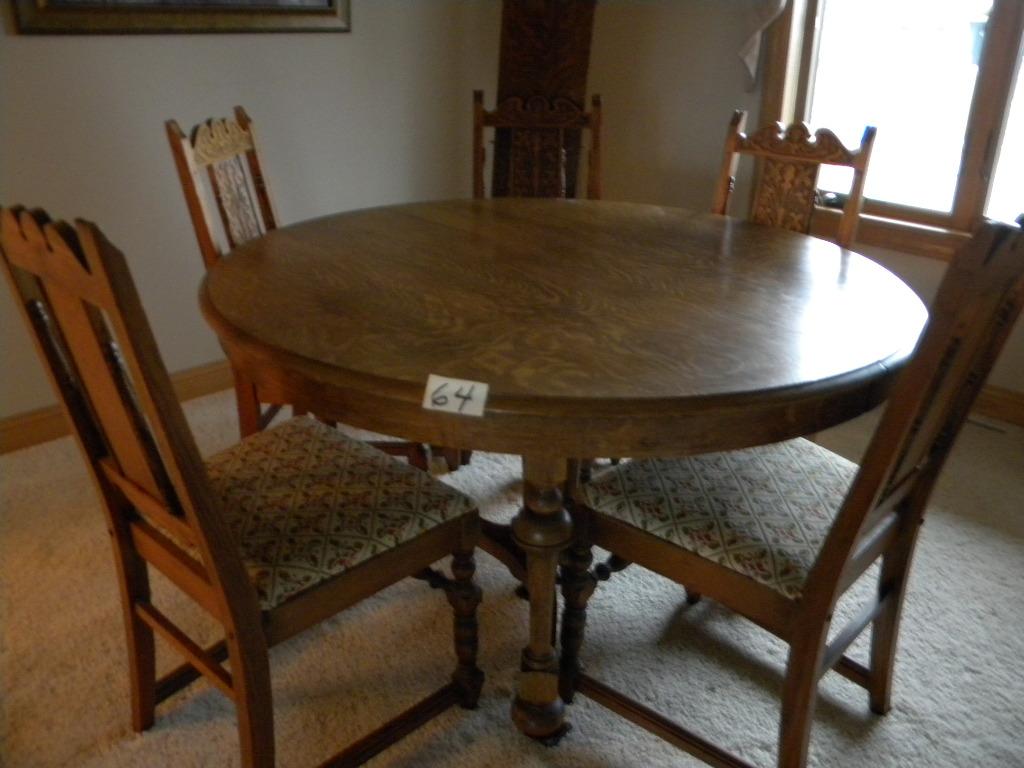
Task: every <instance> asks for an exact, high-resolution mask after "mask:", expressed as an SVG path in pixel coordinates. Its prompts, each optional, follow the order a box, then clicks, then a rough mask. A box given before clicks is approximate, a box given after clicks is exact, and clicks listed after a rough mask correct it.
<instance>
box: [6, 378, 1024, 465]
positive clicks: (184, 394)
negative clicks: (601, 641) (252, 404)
mask: <svg viewBox="0 0 1024 768" xmlns="http://www.w3.org/2000/svg"><path fill="white" fill-rule="evenodd" d="M171 383H172V384H174V391H175V392H177V394H178V398H179V399H180V400H182V401H185V400H192V399H193V398H196V397H202V396H203V395H210V394H213V393H214V392H220V391H222V390H225V389H230V388H231V386H232V379H231V368H230V367H229V366H228V364H227V362H226V361H223V360H222V361H220V362H216V363H208V364H207V365H199V366H196V367H195V368H188V369H186V370H184V371H179V372H178V373H175V374H173V375H172V376H171ZM974 411H975V413H978V414H980V415H981V416H985V417H987V418H990V419H997V420H999V421H1005V422H1007V423H1009V424H1016V425H1017V426H1021V427H1024V392H1017V391H1015V390H1012V389H1005V388H1003V387H992V386H989V387H985V389H983V390H982V391H981V395H979V396H978V401H977V402H976V403H975V404H974ZM66 434H68V425H67V423H66V421H65V420H64V413H63V412H62V411H61V409H60V406H57V405H51V406H48V407H46V408H38V409H36V410H34V411H28V412H26V413H18V414H15V415H14V416H8V417H6V418H4V419H0V454H4V453H9V452H11V451H16V450H18V449H19V448H28V447H29V446H32V445H37V444H39V443H45V442H47V441H49V440H56V439H57V438H58V437H64V435H66Z"/></svg>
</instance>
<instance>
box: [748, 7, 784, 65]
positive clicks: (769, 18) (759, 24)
mask: <svg viewBox="0 0 1024 768" xmlns="http://www.w3.org/2000/svg"><path fill="white" fill-rule="evenodd" d="M785 7H786V0H758V3H757V4H756V5H755V6H753V7H752V8H751V9H750V11H749V12H748V13H747V28H748V29H749V30H750V37H748V38H747V42H745V43H744V44H743V47H742V48H740V51H739V56H740V58H741V59H742V60H743V63H744V65H746V67H747V71H748V72H749V73H750V79H751V80H752V81H753V80H756V79H757V62H758V58H759V56H760V54H761V36H762V35H763V33H764V31H765V29H767V28H768V25H769V24H771V23H772V22H773V21H775V19H777V18H778V17H779V16H780V15H781V14H782V11H783V10H784V9H785Z"/></svg>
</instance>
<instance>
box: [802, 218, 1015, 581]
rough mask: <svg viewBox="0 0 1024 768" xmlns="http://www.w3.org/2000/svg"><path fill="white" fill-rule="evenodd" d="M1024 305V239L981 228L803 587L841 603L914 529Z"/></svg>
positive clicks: (962, 255) (998, 227)
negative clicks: (827, 589) (818, 588)
mask: <svg viewBox="0 0 1024 768" xmlns="http://www.w3.org/2000/svg"><path fill="white" fill-rule="evenodd" d="M1022 305H1024V233H1022V231H1021V229H1020V228H1019V227H1015V226H1012V225H1009V224H998V223H994V222H986V223H984V224H982V225H981V226H980V227H979V228H978V229H977V230H976V232H975V233H974V236H973V237H972V238H971V240H970V241H968V242H967V243H966V244H964V246H963V247H962V248H961V250H960V251H959V252H958V253H957V255H956V256H955V257H954V259H953V261H952V262H951V263H950V265H949V267H948V269H947V272H946V275H945V277H944V279H943V281H942V284H941V286H940V287H939V291H938V294H937V295H936V297H935V301H934V302H933V304H932V307H931V310H930V318H929V321H928V324H927V326H926V328H925V331H924V333H923V334H922V336H921V338H920V339H919V341H918V345H917V349H916V350H915V352H914V355H913V357H912V358H911V360H910V362H909V363H908V364H907V367H906V369H905V370H904V371H903V372H902V373H901V374H900V377H899V379H898V380H897V382H896V384H895V385H894V387H893V390H892V394H891V396H890V398H889V404H888V406H887V408H886V411H885V413H884V415H883V417H882V420H881V422H880V424H879V426H878V429H877V430H876V431H875V434H874V436H873V437H872V440H871V443H870V445H869V446H868V449H867V451H866V453H865V454H864V458H863V460H862V462H861V466H860V470H859V472H858V474H857V476H856V478H855V480H854V482H853V484H852V486H851V487H850V490H849V492H848V494H847V497H846V500H845V501H844V504H843V507H842V510H841V511H840V513H839V516H838V517H837V519H836V522H835V524H834V526H833V528H832V531H831V532H830V534H829V537H828V539H827V540H826V542H825V546H824V547H823V548H822V551H821V553H820V555H819V558H818V561H817V562H816V563H815V566H814V570H813V571H812V573H811V574H810V576H809V578H808V584H813V583H815V582H824V583H826V584H832V585H834V587H835V590H834V591H835V594H834V595H833V599H835V598H838V596H839V595H840V594H841V593H842V592H843V591H844V590H845V589H846V587H847V586H849V585H850V584H852V583H853V581H854V580H856V579H857V578H859V576H860V575H861V574H862V573H863V572H864V571H865V570H866V569H867V568H868V566H870V564H871V563H872V562H873V561H874V559H875V557H877V555H878V554H880V553H881V552H882V551H883V550H884V549H885V547H886V545H887V543H889V542H891V541H892V538H893V537H894V536H899V535H901V533H903V534H905V533H907V532H908V531H913V530H916V527H917V525H918V524H919V523H920V522H921V519H922V517H923V515H924V511H925V505H926V503H927V501H928V497H929V495H930V493H931V491H932V488H933V487H934V485H935V481H936V479H937V478H938V475H939V472H940V470H941V469H942V466H943V463H944V462H945V460H946V458H947V457H948V455H949V451H950V449H951V447H952V445H953V441H954V439H955V438H956V436H957V434H958V433H959V431H960V428H961V427H962V425H963V423H964V421H965V420H966V418H967V414H968V412H969V411H970V408H971V405H972V404H973V402H974V400H975V398H976V397H977V396H978V393H979V392H980V391H981V388H982V385H983V384H984V383H985V379H986V377H987V376H988V373H989V371H990V370H991V369H992V366H993V365H994V364H995V361H996V358H997V357H998V355H999V352H1000V350H1001V349H1002V347H1003V344H1004V343H1005V341H1006V339H1007V337H1008V336H1009V334H1010V331H1011V330H1012V328H1013V324H1014V322H1015V321H1016V319H1017V317H1018V316H1019V315H1020V312H1021V307H1022ZM911 535H912V534H911Z"/></svg>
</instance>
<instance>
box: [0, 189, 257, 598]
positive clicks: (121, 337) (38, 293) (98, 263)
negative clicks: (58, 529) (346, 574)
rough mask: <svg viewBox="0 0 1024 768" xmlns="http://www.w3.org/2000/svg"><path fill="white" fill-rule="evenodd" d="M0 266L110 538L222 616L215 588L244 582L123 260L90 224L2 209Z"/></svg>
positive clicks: (218, 590)
mask: <svg viewBox="0 0 1024 768" xmlns="http://www.w3.org/2000/svg"><path fill="white" fill-rule="evenodd" d="M0 257H2V261H3V263H4V266H5V267H6V269H5V272H6V274H7V276H8V278H9V282H10V284H11V288H12V290H13V291H14V295H15V298H16V299H17V300H18V305H19V307H20V308H21V310H22V313H23V315H24V317H25V320H26V322H27V323H28V326H29V329H30V331H31V332H32V335H33V337H34V339H35V341H36V345H37V348H38V350H39V353H40V356H41V357H42V358H43V360H44V363H45V364H46V367H47V369H48V372H49V373H50V375H51V380H52V382H53V384H54V387H55V388H56V389H57V391H58V393H59V395H60V397H61V400H62V403H63V405H64V407H65V410H66V413H67V415H68V417H69V420H70V421H71V423H72V425H73V427H74V431H75V434H76V436H77V438H78V440H79V443H80V446H81V448H82V450H83V453H84V454H85V457H86V460H87V463H88V465H89V468H90V470H91V473H92V475H93V478H94V480H95V482H96V485H97V488H98V489H99V491H100V494H101V497H102V499H103V501H104V506H105V508H106V512H107V515H108V522H109V524H110V528H111V533H112V535H114V536H115V538H117V539H118V540H119V541H120V542H122V543H124V542H127V541H134V542H135V545H136V548H137V549H138V550H139V551H140V552H143V551H144V552H148V553H152V552H153V551H154V550H156V549H162V550H165V551H169V552H171V553H172V554H171V555H169V557H171V558H172V559H176V560H177V561H178V562H177V570H176V572H178V573H186V574H188V573H191V574H192V575H193V578H194V579H195V580H196V581H197V583H198V582H201V583H202V584H203V585H204V586H203V588H202V589H201V590H199V591H200V592H202V594H201V595H199V596H198V599H199V600H200V602H201V603H202V604H204V605H206V607H207V608H208V609H210V610H213V611H214V612H215V613H216V614H218V615H226V613H225V611H226V610H228V609H227V608H226V607H225V605H224V603H223V600H226V598H224V597H223V595H224V592H223V591H221V587H224V586H225V585H226V584H228V583H230V584H231V585H232V586H231V590H232V591H233V592H234V591H235V590H236V589H237V590H239V591H240V592H244V590H245V589H246V587H244V586H242V585H244V584H246V583H247V581H248V580H247V578H246V576H245V573H244V570H242V565H241V562H240V560H239V558H238V556H237V554H236V553H234V547H233V545H232V544H231V539H230V536H229V533H228V530H227V528H226V527H225V525H224V523H223V522H222V520H221V516H220V515H218V514H217V513H216V510H217V509H218V506H217V501H216V499H215V497H214V495H213V492H212V490H211V488H210V487H209V484H208V481H207V478H206V472H205V468H204V465H203V462H202V459H201V458H200V455H199V451H198V449H197V447H196V445H195V442H194V440H193V437H192V433H191V431H190V430H189V428H188V425H187V423H186V421H185V417H184V414H183V413H182V410H181V405H180V404H179V402H178V400H177V398H176V396H175V394H174V390H173V388H172V386H171V382H170V378H169V377H168V375H167V370H166V369H165V368H164V365H163V362H162V360H161V359H160V355H159V352H158V350H157V346H156V341H155V340H154V338H153V334H152V332H151V330H150V327H149V323H148V321H147V319H146V315H145V312H144V311H143V309H142V305H141V303H140V301H139V297H138V293H137V292H136V290H135V285H134V283H133V282H132V278H131V275H130V273H129V271H128V266H127V264H126V263H125V259H124V256H123V255H122V254H121V253H120V252H119V251H118V250H117V249H116V248H115V247H114V246H113V245H111V244H110V242H109V241H108V240H107V239H106V238H105V237H104V236H103V234H102V233H101V232H100V231H99V229H98V228H97V227H96V226H95V225H93V224H91V223H89V222H85V221H77V222H76V224H75V226H74V227H71V226H70V225H68V224H66V223H64V222H60V221H57V222H54V221H51V220H50V219H49V217H48V216H47V215H46V213H45V212H43V211H39V210H35V211H28V210H25V209H23V208H4V209H0ZM147 542H148V546H147ZM176 542H177V543H180V545H181V546H176V544H175V543H176ZM165 545H166V546H165ZM183 547H184V548H187V549H193V550H195V551H198V553H199V556H200V558H201V562H200V561H196V560H195V558H194V557H193V556H191V555H186V551H185V549H183ZM144 556H145V557H146V559H147V560H149V556H148V555H144ZM161 562H162V563H163V565H164V566H165V567H166V565H167V560H166V558H164V559H163V560H162V561H161ZM172 570H173V567H172ZM165 572H166V571H165ZM186 580H187V579H186ZM248 589H249V590H250V592H251V595H250V597H251V600H252V603H251V605H252V606H255V599H256V598H255V593H254V592H252V591H251V587H248ZM218 595H220V597H218ZM193 596H194V597H195V596H196V595H193ZM246 599H249V598H246Z"/></svg>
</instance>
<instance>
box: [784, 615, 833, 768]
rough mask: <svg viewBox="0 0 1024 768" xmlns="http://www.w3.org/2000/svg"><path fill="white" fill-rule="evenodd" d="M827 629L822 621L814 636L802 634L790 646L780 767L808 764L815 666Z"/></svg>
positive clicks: (799, 767)
mask: <svg viewBox="0 0 1024 768" xmlns="http://www.w3.org/2000/svg"><path fill="white" fill-rule="evenodd" d="M827 632H828V625H827V624H825V625H824V626H823V628H822V629H821V631H820V633H811V634H815V635H816V636H815V637H811V638H807V637H806V636H805V637H804V638H801V639H800V640H798V641H797V642H795V643H794V644H793V645H792V646H791V647H790V649H789V662H788V664H787V665H786V680H785V683H784V685H783V689H782V720H781V723H780V727H779V768H805V766H806V765H807V748H808V745H809V743H810V738H811V725H812V723H813V719H814V707H815V703H816V700H817V697H818V667H819V666H820V664H821V658H822V654H823V652H824V645H825V637H826V633H827Z"/></svg>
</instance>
